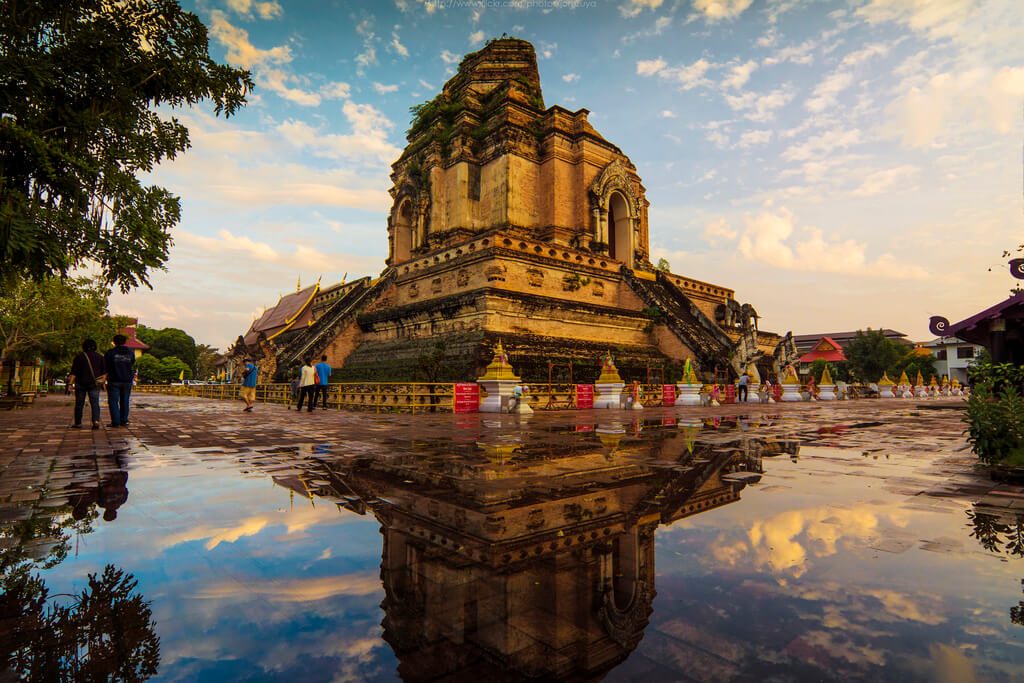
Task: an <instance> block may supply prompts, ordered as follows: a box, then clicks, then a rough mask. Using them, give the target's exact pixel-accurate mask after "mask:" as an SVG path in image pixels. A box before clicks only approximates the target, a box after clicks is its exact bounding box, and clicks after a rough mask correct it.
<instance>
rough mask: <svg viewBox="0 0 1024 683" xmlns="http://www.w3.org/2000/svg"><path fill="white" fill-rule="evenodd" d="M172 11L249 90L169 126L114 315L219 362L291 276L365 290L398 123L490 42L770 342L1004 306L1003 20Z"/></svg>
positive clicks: (686, 13)
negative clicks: (150, 258) (179, 142)
mask: <svg viewBox="0 0 1024 683" xmlns="http://www.w3.org/2000/svg"><path fill="white" fill-rule="evenodd" d="M183 5H184V6H185V7H186V9H189V10H191V11H194V12H196V13H197V14H198V15H199V16H200V17H201V18H202V20H203V21H204V22H205V23H206V24H207V26H208V27H210V49H211V52H212V54H213V55H214V56H215V57H216V58H218V59H220V60H223V61H227V62H230V63H232V64H235V65H239V66H244V67H246V68H249V69H251V70H252V71H253V73H254V77H255V80H256V84H257V89H256V91H255V93H254V94H253V96H252V97H251V99H250V104H249V106H247V107H246V109H245V110H244V111H243V112H241V113H240V114H239V115H237V116H235V117H233V118H231V119H229V120H223V119H217V118H215V117H213V116H212V115H211V113H210V112H209V110H208V109H205V108H197V109H192V110H185V111H178V112H175V115H176V116H178V117H179V118H180V119H181V120H183V121H184V122H186V124H187V125H189V127H190V130H191V137H192V144H193V147H192V149H191V150H190V151H189V152H188V153H186V154H185V155H183V156H181V157H180V158H179V159H178V160H175V161H174V162H172V163H167V164H163V165H162V166H161V167H159V168H158V169H157V170H156V171H155V172H154V173H153V174H152V181H153V182H156V183H159V184H162V185H165V186H167V187H169V188H170V189H171V190H172V191H174V192H175V193H177V194H178V195H180V196H181V198H182V204H183V218H182V221H181V223H180V225H179V226H178V228H177V229H176V230H175V233H174V235H175V246H174V248H173V250H172V253H171V259H170V262H169V264H168V266H169V269H168V271H167V272H165V273H158V274H156V275H155V277H154V278H153V283H154V289H153V290H152V291H149V290H140V291H137V292H133V293H131V294H129V295H127V296H124V295H120V294H117V295H115V296H114V297H113V300H112V309H113V310H114V311H115V312H119V313H127V314H131V315H137V316H139V318H140V319H141V321H142V322H143V323H145V324H149V325H153V326H157V327H164V326H176V327H182V328H184V329H186V330H188V331H189V332H191V333H192V334H193V335H194V336H195V337H196V338H197V340H198V341H201V342H205V343H210V344H213V345H215V346H218V347H220V348H224V347H225V346H227V345H228V344H230V343H231V342H232V341H233V340H234V338H235V337H237V335H238V334H240V333H242V332H244V330H245V329H246V328H247V327H248V325H249V323H250V322H251V320H252V318H253V317H254V316H255V315H257V314H259V313H260V312H261V311H262V309H263V307H264V306H269V305H272V304H273V303H274V302H275V301H276V300H277V297H278V296H279V295H280V294H283V293H286V292H288V291H291V290H293V289H294V287H295V285H296V281H297V279H298V278H300V277H301V280H302V282H303V283H309V282H311V281H313V280H315V279H316V278H317V277H320V276H322V277H323V282H324V283H330V282H334V281H337V280H338V279H340V278H341V276H342V275H343V274H344V273H348V276H349V278H350V279H351V278H353V277H356V276H361V275H367V274H372V275H376V274H377V273H379V272H380V270H381V269H382V268H383V260H384V258H385V256H386V251H387V238H386V213H387V209H388V207H389V198H388V195H387V189H388V187H389V184H390V183H389V179H388V174H389V166H390V163H391V162H392V161H394V160H395V159H396V158H397V157H398V155H399V153H400V151H401V147H402V146H403V144H404V131H405V129H406V128H407V127H408V123H409V107H410V106H412V105H415V104H418V103H420V102H422V101H424V100H426V99H429V98H431V97H433V96H434V94H436V93H437V92H438V91H439V90H440V88H441V85H442V84H443V83H444V81H445V80H447V79H448V78H449V77H450V76H451V75H452V74H453V73H454V71H455V69H456V67H457V65H458V61H459V59H460V58H461V56H462V55H464V54H465V53H467V52H470V51H472V50H475V49H478V48H479V47H481V46H482V44H483V42H484V41H485V40H487V39H489V38H492V37H496V36H500V35H501V34H502V33H508V34H510V35H514V36H516V37H520V38H525V39H527V40H529V41H531V42H532V43H533V44H534V46H535V47H536V49H537V53H538V59H539V66H540V74H541V83H542V86H543V89H544V98H545V102H546V104H548V105H549V106H550V105H552V104H559V105H562V106H564V107H567V108H569V109H576V108H586V109H588V110H589V111H590V112H591V115H590V120H591V122H592V123H593V124H594V126H595V127H597V129H598V130H599V131H600V132H601V133H602V134H603V135H604V136H605V137H606V138H608V139H609V140H610V141H612V142H613V143H615V144H617V145H618V146H620V147H621V148H622V150H623V151H624V152H625V153H626V154H627V155H629V156H630V158H631V159H632V161H633V162H634V164H636V166H637V169H638V171H639V173H640V176H641V178H642V179H643V181H644V183H645V186H646V187H647V197H648V199H649V200H650V202H651V209H650V228H651V247H652V253H653V257H654V259H655V260H656V259H657V258H660V257H664V258H667V259H668V260H669V262H670V263H671V266H672V270H673V271H674V272H677V273H680V274H683V275H688V276H691V277H696V278H699V279H703V280H708V281H711V282H715V283H718V284H722V285H725V286H728V287H731V288H733V289H735V290H736V296H737V298H738V299H739V300H741V301H744V302H746V301H749V302H750V303H752V304H753V305H754V306H755V308H757V309H758V311H759V313H760V314H761V316H762V327H764V328H765V329H770V330H774V331H780V332H785V331H786V330H790V329H791V330H793V331H794V332H795V333H797V334H800V333H813V332H829V331H840V330H847V329H858V328H863V327H867V326H872V327H892V328H896V329H899V330H901V331H904V332H906V333H908V334H910V335H911V336H912V337H914V338H917V339H925V338H927V337H928V336H929V335H928V332H927V320H928V317H929V316H930V315H945V316H947V317H949V318H950V319H951V320H959V319H961V318H963V317H966V316H967V315H970V314H972V313H974V312H976V311H978V310H980V309H981V308H983V307H986V306H988V305H991V304H992V303H995V302H996V301H997V300H998V299H1000V298H1002V297H1003V296H1005V295H1006V294H1007V293H1008V290H1009V288H1010V287H1011V285H1012V284H1013V280H1012V279H1011V278H1010V276H1009V274H1008V273H1007V271H1006V267H1005V264H1004V263H1003V262H1002V260H1001V259H1000V254H1001V252H1002V250H1003V249H1008V248H1011V247H1013V246H1015V245H1016V244H1019V243H1021V242H1022V241H1024V240H1022V237H1024V225H1022V220H1021V219H1022V213H1021V212H1022V202H1021V184H1022V178H1021V172H1022V159H1021V132H1022V125H1021V118H1022V117H1021V107H1022V103H1024V66H1022V65H1024V41H1021V40H1019V37H1020V32H1019V28H1020V26H1021V25H1024V6H1022V5H1021V3H1020V2H1019V1H1018V0H987V1H984V2H982V1H981V0H977V1H974V0H844V1H836V2H831V1H828V0H774V1H773V0H768V1H762V0H753V1H751V0H615V1H608V2H604V1H602V0H593V1H591V0H583V1H582V2H578V3H571V2H522V3H517V2H513V1H509V2H493V1H490V0H485V1H484V2H473V1H471V0H470V1H465V2H463V1H462V0H445V1H444V2H440V1H439V2H430V1H426V2H424V1H422V0H397V1H395V2H391V1H387V0H379V1H378V2H345V3H342V2H331V3H322V2H286V1H283V0H267V1H263V2H260V1H256V0H212V1H211V0H203V1H201V2H197V3H190V2H188V0H186V1H185V2H183ZM989 268H993V272H988V269H989Z"/></svg>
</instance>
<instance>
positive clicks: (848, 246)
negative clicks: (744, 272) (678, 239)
mask: <svg viewBox="0 0 1024 683" xmlns="http://www.w3.org/2000/svg"><path fill="white" fill-rule="evenodd" d="M731 234H735V235H736V236H738V240H737V242H736V248H737V251H738V252H739V254H740V255H741V256H743V257H744V258H746V259H748V260H750V261H754V262H757V263H759V264H761V265H763V266H772V267H775V268H782V269H785V270H799V271H807V272H825V273H847V274H851V275H861V276H871V277H891V278H897V279H920V278H925V277H927V272H925V271H924V270H923V269H921V268H919V267H917V266H907V265H901V266H900V267H896V265H897V261H896V259H895V258H894V257H893V256H892V254H889V253H884V254H881V255H880V256H879V257H878V258H877V259H875V260H874V261H869V260H868V259H867V256H866V253H867V245H865V244H864V243H862V242H857V241H856V240H853V239H842V238H831V237H829V236H827V235H826V233H825V232H824V231H823V230H821V229H819V228H816V227H813V226H802V227H798V226H797V225H796V221H795V220H794V217H793V214H792V212H791V211H789V210H788V209H786V208H785V207H779V208H778V209H776V208H774V207H773V206H771V205H770V204H766V206H765V207H764V209H763V210H762V211H761V212H760V213H758V214H756V215H751V214H747V215H746V216H745V218H744V221H743V230H742V232H739V231H736V230H734V229H732V228H731V227H730V226H729V224H728V222H727V221H725V220H724V219H720V220H718V221H714V222H711V223H708V224H707V226H705V239H709V241H713V240H716V239H718V238H722V239H729V240H731V239H733V238H732V237H729V235H731Z"/></svg>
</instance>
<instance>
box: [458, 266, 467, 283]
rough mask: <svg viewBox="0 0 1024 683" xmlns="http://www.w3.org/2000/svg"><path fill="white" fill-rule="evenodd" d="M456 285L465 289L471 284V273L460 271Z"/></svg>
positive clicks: (464, 270)
mask: <svg viewBox="0 0 1024 683" xmlns="http://www.w3.org/2000/svg"><path fill="white" fill-rule="evenodd" d="M456 284H457V285H458V286H459V287H465V286H466V285H468V284H469V271H468V270H466V269H465V268H463V269H462V270H460V271H459V273H458V275H457V279H456Z"/></svg>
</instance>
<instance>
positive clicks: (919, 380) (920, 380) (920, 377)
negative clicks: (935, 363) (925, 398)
mask: <svg viewBox="0 0 1024 683" xmlns="http://www.w3.org/2000/svg"><path fill="white" fill-rule="evenodd" d="M914 385H915V386H919V387H920V386H924V376H923V375H922V374H921V371H920V370H918V371H917V377H915V378H914Z"/></svg>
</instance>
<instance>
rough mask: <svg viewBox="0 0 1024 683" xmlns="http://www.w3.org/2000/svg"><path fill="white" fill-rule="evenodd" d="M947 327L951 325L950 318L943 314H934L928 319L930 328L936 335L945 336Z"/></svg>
mask: <svg viewBox="0 0 1024 683" xmlns="http://www.w3.org/2000/svg"><path fill="white" fill-rule="evenodd" d="M947 327H949V320H947V319H946V318H943V317H942V316H941V315H933V316H932V317H931V318H929V319H928V330H929V331H930V332H931V333H932V334H934V335H935V336H936V337H945V336H946V328H947Z"/></svg>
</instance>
